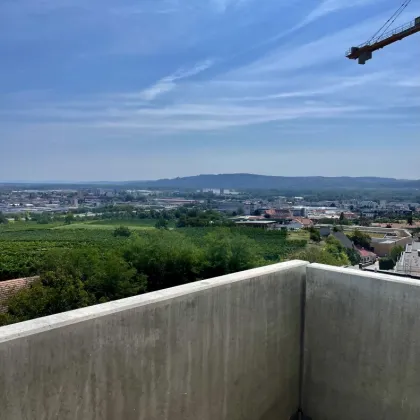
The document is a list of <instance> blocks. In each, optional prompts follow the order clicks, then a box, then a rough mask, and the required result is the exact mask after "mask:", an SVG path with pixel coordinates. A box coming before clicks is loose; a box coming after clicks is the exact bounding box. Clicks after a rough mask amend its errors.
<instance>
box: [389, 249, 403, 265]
mask: <svg viewBox="0 0 420 420" xmlns="http://www.w3.org/2000/svg"><path fill="white" fill-rule="evenodd" d="M403 252H404V248H403V247H402V246H401V245H397V246H394V247H393V248H392V249H391V253H390V257H391V259H392V261H394V263H396V262H397V261H398V259H399V258H400V255H401V254H402V253H403Z"/></svg>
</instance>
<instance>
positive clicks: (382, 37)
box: [346, 0, 420, 64]
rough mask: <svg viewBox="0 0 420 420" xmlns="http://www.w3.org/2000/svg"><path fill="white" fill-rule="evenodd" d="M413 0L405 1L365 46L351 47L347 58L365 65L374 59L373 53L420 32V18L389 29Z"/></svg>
mask: <svg viewBox="0 0 420 420" xmlns="http://www.w3.org/2000/svg"><path fill="white" fill-rule="evenodd" d="M410 2H411V0H405V1H404V3H403V4H402V5H401V6H400V7H399V8H398V9H397V11H396V12H395V13H394V14H393V15H392V16H391V17H390V18H389V19H388V20H387V21H386V22H385V23H384V25H383V26H382V27H381V28H380V29H379V30H378V31H377V32H376V33H375V34H374V35H373V36H372V37H371V38H370V39H369V40H368V41H367V42H365V43H364V44H362V45H359V46H358V47H351V48H350V49H349V50H348V51H347V52H346V57H347V58H350V59H351V60H358V61H359V64H365V63H366V61H368V60H370V59H371V58H372V53H373V52H374V51H378V50H380V49H381V48H384V47H386V46H388V45H390V44H393V43H394V42H396V41H401V40H402V39H404V38H407V37H408V36H410V35H413V34H415V33H417V32H420V16H419V17H417V18H416V19H414V20H413V21H411V22H408V23H406V24H405V25H402V26H400V27H398V28H395V29H393V30H391V31H388V29H389V28H390V27H391V25H392V24H393V23H394V22H395V21H396V19H397V18H398V17H399V16H400V15H401V13H402V12H403V10H404V9H405V8H406V7H407V6H408V5H409V4H410Z"/></svg>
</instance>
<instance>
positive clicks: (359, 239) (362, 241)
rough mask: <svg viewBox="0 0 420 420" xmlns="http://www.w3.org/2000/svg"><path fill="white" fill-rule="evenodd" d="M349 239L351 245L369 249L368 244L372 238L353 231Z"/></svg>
mask: <svg viewBox="0 0 420 420" xmlns="http://www.w3.org/2000/svg"><path fill="white" fill-rule="evenodd" d="M349 238H350V239H351V240H352V241H353V243H354V244H355V245H356V246H358V247H360V248H365V249H370V242H371V240H372V238H371V237H370V236H369V235H368V234H367V233H363V232H361V231H360V230H359V229H355V230H354V231H353V232H352V233H351V234H350V235H349Z"/></svg>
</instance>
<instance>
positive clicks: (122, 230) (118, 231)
mask: <svg viewBox="0 0 420 420" xmlns="http://www.w3.org/2000/svg"><path fill="white" fill-rule="evenodd" d="M130 235H131V230H130V229H129V228H128V227H126V226H120V227H117V228H115V230H114V236H115V237H118V236H122V237H125V238H128V237H129V236H130Z"/></svg>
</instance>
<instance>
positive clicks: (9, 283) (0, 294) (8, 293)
mask: <svg viewBox="0 0 420 420" xmlns="http://www.w3.org/2000/svg"><path fill="white" fill-rule="evenodd" d="M38 278H39V277H25V278H21V279H14V280H6V281H0V313H1V312H5V311H6V310H7V308H6V306H5V303H6V301H7V300H8V299H9V298H11V297H12V296H13V295H14V294H16V293H17V292H18V291H19V290H22V289H25V288H27V287H29V286H30V284H31V283H33V282H34V281H35V280H38Z"/></svg>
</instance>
